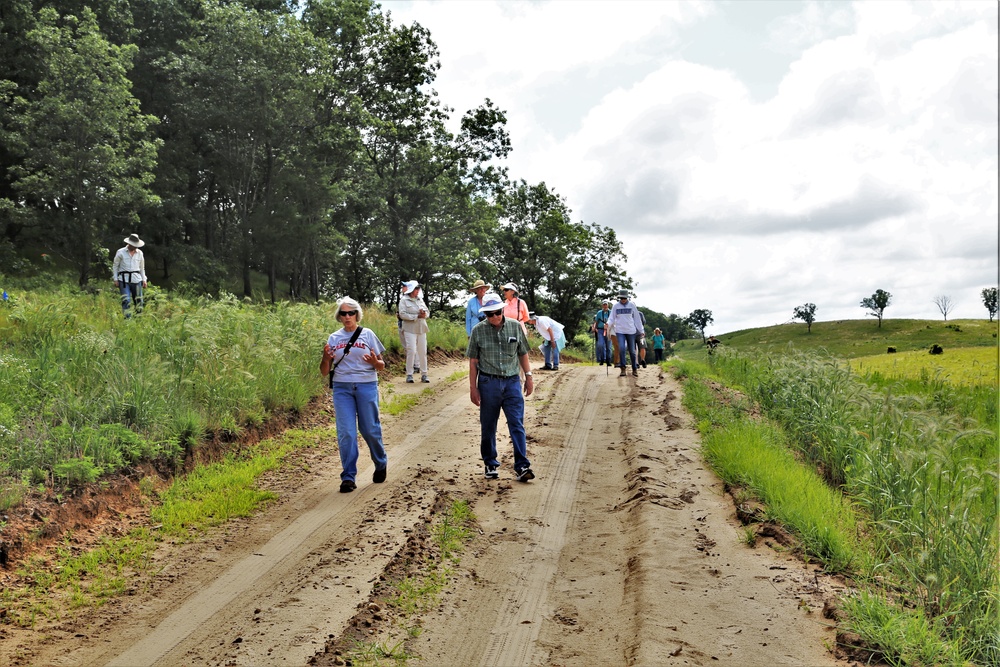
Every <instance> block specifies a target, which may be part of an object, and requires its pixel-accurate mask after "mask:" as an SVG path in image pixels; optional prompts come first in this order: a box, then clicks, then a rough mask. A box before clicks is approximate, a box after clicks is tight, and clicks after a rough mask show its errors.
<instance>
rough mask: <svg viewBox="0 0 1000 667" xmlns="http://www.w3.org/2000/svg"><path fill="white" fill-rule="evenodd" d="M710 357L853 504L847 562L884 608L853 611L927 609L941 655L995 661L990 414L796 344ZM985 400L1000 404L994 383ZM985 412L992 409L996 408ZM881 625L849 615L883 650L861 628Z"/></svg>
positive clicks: (998, 601) (994, 458) (998, 600)
mask: <svg viewBox="0 0 1000 667" xmlns="http://www.w3.org/2000/svg"><path fill="white" fill-rule="evenodd" d="M711 363H712V367H713V369H714V371H715V373H717V374H718V375H719V376H720V377H722V378H724V382H725V383H726V384H728V385H731V386H735V387H739V388H741V389H742V390H744V391H746V392H747V394H748V396H749V397H750V398H752V399H753V401H754V402H755V403H756V404H757V405H759V406H760V407H761V409H762V411H763V413H764V415H765V416H766V417H768V418H769V419H772V420H774V423H775V424H779V425H780V426H781V429H782V431H783V432H784V435H783V436H782V437H781V439H782V440H783V441H784V442H785V443H788V444H787V446H788V447H791V448H793V449H794V450H796V452H797V453H798V455H799V456H801V457H803V458H804V460H805V461H806V462H807V464H808V465H809V466H810V467H812V468H813V469H814V470H815V471H816V472H817V473H819V476H820V477H821V478H822V479H824V480H825V481H826V483H827V484H829V485H830V487H831V488H832V489H837V490H843V492H844V493H845V494H846V496H847V497H848V498H849V499H850V501H851V503H852V504H853V505H854V506H855V507H856V510H857V512H858V516H859V519H860V524H859V527H860V528H861V530H859V534H862V535H864V536H865V537H866V539H865V540H864V542H863V544H864V546H865V549H866V554H865V556H864V557H863V558H858V559H855V560H854V561H853V562H852V563H851V573H852V574H853V575H854V576H855V577H857V578H858V580H859V582H860V583H861V584H862V585H865V586H870V587H871V590H873V591H881V593H872V595H876V594H880V595H882V596H883V598H884V602H885V604H884V605H883V606H882V607H876V606H874V605H856V606H854V607H852V609H854V610H855V612H856V613H857V614H862V615H864V614H869V613H872V614H873V613H875V611H874V610H876V609H878V610H880V611H879V613H882V612H884V610H885V609H899V610H902V609H917V610H920V612H921V613H922V614H923V615H924V616H925V617H926V619H927V622H928V624H929V625H928V627H930V628H933V629H934V630H935V632H938V631H939V632H940V634H939V635H937V640H936V641H937V642H938V643H944V644H946V645H948V646H950V647H951V648H949V649H948V650H947V651H946V653H948V652H950V651H954V652H957V655H960V656H961V660H964V661H969V662H974V663H982V664H997V663H1000V639H998V636H997V633H996V628H995V620H996V617H997V614H998V613H1000V606H998V605H1000V583H998V564H1000V563H998V557H997V554H998V537H997V528H998V523H997V497H998V483H997V482H998V480H997V474H996V470H997V467H998V454H997V428H996V423H995V421H994V422H993V423H992V424H982V423H981V422H978V421H970V420H969V419H967V418H964V417H961V416H959V415H955V414H953V413H948V412H947V411H945V412H942V409H941V407H940V405H939V404H936V403H935V401H934V399H933V392H930V395H929V394H928V392H923V393H918V394H917V395H910V394H905V395H902V394H900V393H899V386H898V385H895V384H893V385H891V386H889V387H888V388H879V387H873V386H871V385H870V384H868V383H867V382H865V381H864V380H863V379H861V378H859V377H857V376H856V375H854V374H852V373H851V372H850V370H848V369H847V368H846V366H845V365H844V364H843V363H842V362H840V361H838V360H836V359H833V358H830V357H823V356H816V355H811V354H804V353H798V352H795V351H794V350H793V349H786V350H785V351H784V352H783V353H782V354H775V353H773V352H771V353H768V354H762V353H761V352H760V351H751V352H747V353H743V352H740V351H738V350H728V351H724V350H720V351H719V352H718V353H717V354H716V355H714V357H713V359H712V362H711ZM694 384H697V383H694ZM685 391H686V392H688V391H689V390H688V388H687V386H686V388H685ZM698 391H700V390H698V389H696V388H695V389H694V390H693V392H692V393H693V394H695V395H697V393H698ZM979 396H980V399H979V400H984V401H993V402H995V400H996V398H995V393H993V394H992V398H990V396H991V394H990V393H989V392H988V391H987V392H983V393H982V394H979ZM982 397H985V398H982ZM993 409H994V411H995V406H994V408H993ZM966 411H967V412H969V413H974V412H977V410H976V409H971V408H969V409H966ZM979 412H981V413H982V414H987V415H988V414H989V409H984V410H982V411H979ZM994 414H995V412H994ZM994 419H995V418H994ZM983 426H985V428H983ZM724 428H725V426H724ZM720 437H724V436H720ZM730 439H731V440H732V441H734V442H735V441H737V440H738V439H739V437H732V438H730ZM741 441H745V438H744V440H741ZM786 467H787V466H786ZM756 484H757V485H758V487H761V486H762V485H761V484H760V482H756ZM758 492H759V493H761V495H763V491H762V490H761V491H758ZM769 511H773V510H769ZM890 600H891V601H892V602H890ZM910 622H911V621H909V620H907V621H905V623H904V621H903V620H900V623H901V624H904V625H905V624H907V623H910ZM878 623H880V621H879V619H878V618H871V619H866V618H864V617H863V616H862V617H852V619H851V621H850V624H851V626H852V627H856V628H857V629H856V631H857V632H858V634H859V635H861V636H862V638H863V639H864V640H865V641H866V642H870V643H872V644H873V645H880V646H882V645H881V644H879V643H878V642H880V641H882V638H880V637H878V636H866V635H865V634H864V633H867V632H869V631H870V629H871V628H873V627H875V626H877V625H878ZM907 627H909V626H907ZM917 636H920V635H919V633H917ZM927 636H930V635H929V634H928V635H927ZM883 648H884V650H886V651H887V652H888V653H887V657H886V659H887V660H889V661H892V660H896V659H897V658H898V654H897V653H894V652H895V651H898V650H899V649H897V648H892V647H885V646H883ZM907 651H909V653H908V654H909V655H923V654H924V653H925V651H924V649H920V648H916V649H914V648H913V647H910V648H908V649H907ZM926 651H928V652H930V653H935V652H936V651H938V649H934V648H932V647H928V648H927V649H926ZM889 654H891V655H889ZM935 654H936V653H935ZM949 654H950V653H949ZM914 664H916V663H914ZM953 664H962V663H961V661H959V662H958V663H953Z"/></svg>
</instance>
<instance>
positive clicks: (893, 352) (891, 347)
mask: <svg viewBox="0 0 1000 667" xmlns="http://www.w3.org/2000/svg"><path fill="white" fill-rule="evenodd" d="M885 353H886V354H896V348H894V347H893V346H892V345H890V346H889V348H888V349H887V350H886V351H885Z"/></svg>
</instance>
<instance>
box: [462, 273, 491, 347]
mask: <svg viewBox="0 0 1000 667" xmlns="http://www.w3.org/2000/svg"><path fill="white" fill-rule="evenodd" d="M491 287H493V286H492V285H490V284H489V283H487V282H483V281H482V280H477V281H476V282H474V283H473V284H472V287H470V288H469V291H470V292H472V293H473V294H474V295H475V296H473V297H472V298H471V299H469V303H467V304H466V306H465V335H466V336H471V335H472V327H474V326H476V325H477V324H479V309H480V308H482V307H483V297H485V296H486V292H488V291H489V289H490V288H491Z"/></svg>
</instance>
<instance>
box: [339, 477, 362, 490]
mask: <svg viewBox="0 0 1000 667" xmlns="http://www.w3.org/2000/svg"><path fill="white" fill-rule="evenodd" d="M356 488H358V485H357V484H355V483H354V481H353V480H350V479H345V480H344V481H343V482H341V483H340V492H341V493H350V492H351V491H353V490H354V489H356Z"/></svg>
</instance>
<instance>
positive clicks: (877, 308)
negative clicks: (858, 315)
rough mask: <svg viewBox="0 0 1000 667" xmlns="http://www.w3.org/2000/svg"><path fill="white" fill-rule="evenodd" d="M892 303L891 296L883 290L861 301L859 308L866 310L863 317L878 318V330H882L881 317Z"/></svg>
mask: <svg viewBox="0 0 1000 667" xmlns="http://www.w3.org/2000/svg"><path fill="white" fill-rule="evenodd" d="M891 303H892V295H891V294H889V293H888V292H886V291H885V290H881V289H877V290H875V293H874V294H872V295H871V296H868V297H865V298H864V299H861V307H862V308H866V309H868V312H867V313H865V315H871V316H873V317H877V318H878V328H879V329H881V328H882V317H883V314H884V313H885V309H886V308H888V307H889V305H890V304H891Z"/></svg>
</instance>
